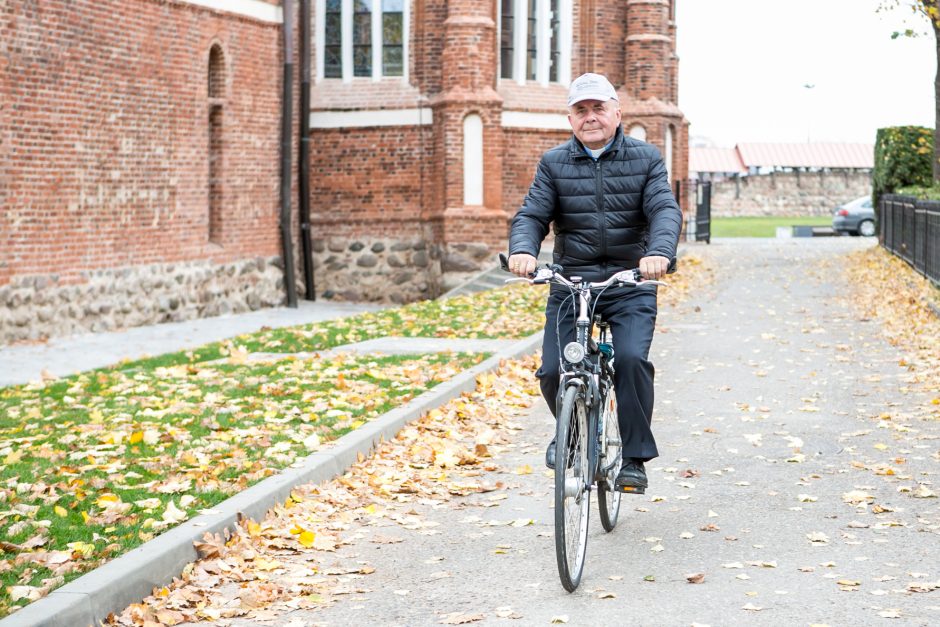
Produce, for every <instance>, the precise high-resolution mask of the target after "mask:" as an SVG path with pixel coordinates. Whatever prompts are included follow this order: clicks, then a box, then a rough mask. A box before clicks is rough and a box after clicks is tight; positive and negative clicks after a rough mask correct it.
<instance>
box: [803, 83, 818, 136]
mask: <svg viewBox="0 0 940 627" xmlns="http://www.w3.org/2000/svg"><path fill="white" fill-rule="evenodd" d="M803 87H804V88H805V89H806V143H807V144H808V143H810V127H811V126H812V120H813V100H812V98H810V95H811V94H812V93H813V92H812V89H813V88H814V87H816V84H815V83H803Z"/></svg>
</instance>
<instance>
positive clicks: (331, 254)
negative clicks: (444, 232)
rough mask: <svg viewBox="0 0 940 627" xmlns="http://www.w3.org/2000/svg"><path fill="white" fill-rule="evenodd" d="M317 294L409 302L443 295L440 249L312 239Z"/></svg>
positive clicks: (418, 241)
mask: <svg viewBox="0 0 940 627" xmlns="http://www.w3.org/2000/svg"><path fill="white" fill-rule="evenodd" d="M313 264H314V280H315V283H316V288H317V294H319V295H321V296H322V297H323V298H326V299H330V300H345V301H356V302H378V303H395V304H399V303H407V302H412V301H416V300H425V299H428V298H437V297H438V296H440V294H441V293H442V292H441V266H442V258H441V248H440V246H439V245H437V244H434V243H431V242H428V241H427V240H426V239H424V238H421V237H416V238H413V239H407V240H392V239H365V238H356V239H341V238H324V239H315V240H313Z"/></svg>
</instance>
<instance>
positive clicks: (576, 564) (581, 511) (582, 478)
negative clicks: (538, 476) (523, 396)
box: [555, 386, 593, 592]
mask: <svg viewBox="0 0 940 627" xmlns="http://www.w3.org/2000/svg"><path fill="white" fill-rule="evenodd" d="M556 418H557V420H556V424H555V443H556V444H555V557H556V558H557V560H558V575H559V577H560V578H561V585H562V586H564V588H565V590H567V591H568V592H574V590H575V589H576V588H577V587H578V584H579V583H581V572H582V570H584V556H585V553H586V551H587V532H588V520H589V518H590V516H589V514H590V506H591V489H590V488H591V480H592V477H591V475H592V474H593V470H592V469H591V468H589V467H588V466H589V462H590V458H589V455H588V426H587V409H586V408H585V406H584V395H583V393H582V392H581V390H580V389H579V388H578V387H577V386H571V387H569V388H568V389H566V390H565V395H564V397H563V400H562V404H561V411H559V412H558V416H557V417H556Z"/></svg>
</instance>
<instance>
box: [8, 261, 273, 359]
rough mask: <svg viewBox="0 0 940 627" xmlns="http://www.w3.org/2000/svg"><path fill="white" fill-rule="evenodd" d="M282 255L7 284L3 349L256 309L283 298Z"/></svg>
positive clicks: (96, 272)
mask: <svg viewBox="0 0 940 627" xmlns="http://www.w3.org/2000/svg"><path fill="white" fill-rule="evenodd" d="M281 268H282V264H281V260H280V258H278V257H271V258H255V259H249V260H240V261H236V262H231V263H225V264H212V263H210V262H206V261H199V262H189V263H177V264H157V265H150V266H139V267H130V268H117V269H107V270H96V271H91V272H87V273H85V274H84V278H85V279H86V280H85V282H84V283H79V284H70V285H62V284H60V283H59V279H58V277H57V276H55V275H47V276H30V277H20V278H16V279H14V280H13V282H12V283H10V284H9V285H4V286H0V344H7V343H10V342H15V341H20V340H38V339H43V338H47V337H56V336H63V335H70V334H74V333H87V332H99V331H111V330H116V329H124V328H129V327H136V326H141V325H145V324H155V323H160V322H172V321H179V320H189V319H193V318H203V317H208V316H217V315H221V314H225V313H238V312H245V311H252V310H256V309H260V308H262V307H272V306H275V305H280V304H282V302H283V301H284V289H283V271H282V269H281Z"/></svg>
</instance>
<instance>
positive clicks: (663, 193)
mask: <svg viewBox="0 0 940 627" xmlns="http://www.w3.org/2000/svg"><path fill="white" fill-rule="evenodd" d="M657 153H658V151H657ZM643 213H645V214H646V219H647V220H648V221H649V244H648V245H647V248H646V254H647V255H662V256H663V257H666V258H667V259H672V258H673V257H675V256H676V249H677V248H678V247H679V233H680V232H681V231H682V211H681V210H680V209H679V205H678V204H677V203H676V198H675V196H673V194H672V188H671V187H670V186H669V175H668V173H667V172H666V166H665V164H664V163H663V160H662V157H660V156H659V155H658V154H657V157H656V158H655V159H653V160H652V161H651V162H650V169H649V173H648V175H647V178H646V185H645V187H644V188H643Z"/></svg>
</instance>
